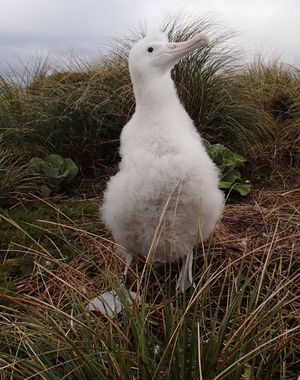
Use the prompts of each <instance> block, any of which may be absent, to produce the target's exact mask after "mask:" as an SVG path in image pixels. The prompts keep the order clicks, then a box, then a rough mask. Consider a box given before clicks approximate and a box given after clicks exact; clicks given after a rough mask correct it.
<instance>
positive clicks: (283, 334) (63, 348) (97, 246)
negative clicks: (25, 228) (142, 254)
mask: <svg viewBox="0 0 300 380" xmlns="http://www.w3.org/2000/svg"><path fill="white" fill-rule="evenodd" d="M259 196H260V195H259V194H257V195H256V197H257V198H256V199H257V201H259V202H260V204H259V205H257V204H256V205H240V206H238V207H236V206H235V205H232V206H228V208H226V210H225V215H224V222H223V225H220V226H219V229H218V230H217V232H216V235H215V236H214V238H213V239H212V240H211V241H210V243H209V244H207V245H205V246H204V247H202V248H201V247H199V252H198V255H196V258H195V262H194V269H195V282H196V287H195V289H193V290H191V291H190V292H188V293H187V294H185V295H183V296H180V295H176V294H175V293H174V290H173V289H174V286H173V285H172V284H174V283H175V281H176V279H175V278H174V271H172V268H165V269H164V268H162V269H160V270H150V269H151V268H147V267H142V268H140V269H137V271H132V272H131V281H132V285H131V287H132V289H134V288H135V287H136V288H137V289H141V293H140V295H141V303H140V305H139V306H129V305H128V304H126V302H125V308H124V310H123V312H122V314H121V315H119V316H118V317H117V318H114V319H110V318H107V317H105V316H102V315H94V316H91V315H89V314H88V313H87V310H86V308H85V305H86V303H87V302H88V300H89V299H90V298H91V297H92V295H93V294H94V295H95V294H99V293H100V292H102V291H104V290H105V289H108V288H111V287H113V288H114V289H115V290H116V291H117V292H118V294H119V295H120V298H121V299H124V300H125V299H126V290H125V289H124V288H123V286H122V285H121V284H120V283H119V280H118V276H119V275H120V273H121V271H122V266H123V263H122V262H118V260H116V257H115V256H114V254H113V253H112V245H111V242H109V241H108V240H107V239H106V238H105V237H104V236H103V237H99V236H97V235H94V234H92V233H90V232H88V231H86V230H85V229H82V228H80V229H79V228H75V229H74V228H73V226H70V228H71V229H72V231H73V233H74V234H75V235H76V234H77V235H78V236H81V238H82V239H83V240H85V241H89V245H86V247H85V251H83V252H82V255H81V257H79V256H80V255H79V256H77V257H74V258H73V260H71V261H68V262H67V261H64V260H57V259H55V258H53V256H52V255H51V256H50V255H49V256H48V260H49V261H51V262H52V263H53V266H54V267H55V268H56V269H55V270H50V269H49V268H48V267H47V266H45V265H42V264H39V265H37V267H36V271H35V273H34V275H33V277H32V279H31V281H27V282H22V283H20V285H19V286H20V287H19V289H22V290H21V291H22V292H24V291H25V290H26V293H27V295H22V296H21V295H20V294H19V295H16V294H10V295H7V294H6V295H5V297H6V299H7V300H9V302H10V305H9V307H2V319H1V322H0V337H1V366H2V373H3V374H4V375H3V376H4V379H6V378H7V379H8V378H11V377H12V376H13V378H16V379H18V378H20V379H21V378H24V376H25V378H26V377H30V376H31V377H36V378H42V377H45V378H51V379H52V378H57V379H59V378H65V379H89V378H91V377H94V378H99V379H102V378H103V379H107V378H116V379H132V378H142V379H177V378H180V379H185V378H203V379H230V380H231V379H241V378H243V377H245V376H248V378H250V379H262V378H263V379H274V378H282V379H297V376H298V372H297V371H298V368H299V351H300V328H299V324H298V316H299V311H300V310H299V307H300V304H299V289H298V286H297V284H298V281H299V270H298V263H297V254H298V250H297V246H296V245H295V242H296V241H298V240H299V233H297V230H296V229H295V227H296V225H295V223H296V218H295V216H293V211H292V209H293V207H294V206H295V204H297V201H296V200H295V198H292V197H291V195H285V194H284V193H280V194H275V193H272V194H269V196H268V197H266V198H264V199H260V200H259ZM274 198H276V199H277V201H278V203H277V205H274ZM295 202H296V203H295ZM262 209H265V211H264V212H263V213H261V210H262ZM288 210H289V211H288ZM291 211H292V212H291ZM242 215H247V216H248V217H247V219H245V218H244V219H243V224H240V225H239V227H238V228H239V230H237V228H236V227H235V223H237V222H238V220H239V219H240V218H241V216H242ZM264 225H265V228H264V227H260V228H259V226H264ZM245 231H247V236H248V239H247V242H246V243H245V242H244V240H243V239H241V237H242V236H245ZM265 231H266V232H265ZM286 231H289V232H288V233H287V232H286ZM234 237H235V239H234ZM41 253H42V254H43V255H46V256H47V253H46V251H44V250H43V252H41ZM95 266H96V267H98V268H99V272H98V274H97V275H96V276H95V275H94V274H93V275H92V272H91V268H92V267H95ZM173 269H175V268H173ZM141 272H142V273H143V274H144V275H141ZM175 272H177V269H175ZM30 289H31V290H30ZM28 294H30V295H28Z"/></svg>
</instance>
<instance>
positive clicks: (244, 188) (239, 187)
mask: <svg viewBox="0 0 300 380" xmlns="http://www.w3.org/2000/svg"><path fill="white" fill-rule="evenodd" d="M234 190H235V191H237V192H239V193H240V194H241V195H243V196H245V195H248V194H249V193H250V190H251V186H250V185H246V184H242V183H241V184H236V185H234Z"/></svg>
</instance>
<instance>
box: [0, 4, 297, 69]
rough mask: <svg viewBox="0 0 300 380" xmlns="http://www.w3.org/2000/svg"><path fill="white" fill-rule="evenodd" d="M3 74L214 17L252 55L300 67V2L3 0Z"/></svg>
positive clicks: (0, 50)
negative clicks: (176, 19)
mask: <svg viewBox="0 0 300 380" xmlns="http://www.w3.org/2000/svg"><path fill="white" fill-rule="evenodd" d="M0 11H1V13H0V74H1V73H4V72H5V71H6V70H7V64H10V65H16V63H17V62H20V61H23V62H26V61H27V60H28V59H29V57H31V56H34V55H40V56H44V55H49V56H53V57H60V56H65V57H66V56H70V55H71V54H73V55H75V56H76V55H80V56H82V57H86V58H88V59H90V58H91V57H93V56H95V54H96V53H97V52H99V51H101V50H102V51H103V50H104V49H105V47H107V46H109V44H110V43H111V41H112V39H113V38H117V37H120V36H121V35H124V34H126V33H127V32H128V30H129V29H130V28H132V27H133V28H134V27H137V26H138V25H139V24H147V25H148V26H149V28H151V29H153V28H156V27H159V25H160V24H161V23H162V21H163V20H164V19H165V18H166V17H167V16H168V14H172V13H176V12H177V13H180V12H182V13H187V14H189V15H195V16H197V17H199V16H200V17H201V16H202V15H206V14H207V13H209V14H210V15H212V16H213V17H215V18H217V19H218V21H219V22H220V23H222V25H224V27H225V28H228V29H233V30H235V31H236V32H237V33H238V37H237V39H236V43H237V44H238V46H239V47H241V48H242V49H243V50H245V54H246V55H254V54H257V53H259V52H263V53H264V54H267V55H269V56H270V55H271V56H272V55H273V56H280V58H281V59H282V60H283V61H285V62H288V63H291V64H296V65H298V66H299V65H300V47H299V46H300V1H299V0H260V1H259V0H223V1H221V0H207V1H204V0H185V1H184V0H160V1H159V0H152V1H150V0H0Z"/></svg>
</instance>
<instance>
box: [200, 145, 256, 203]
mask: <svg viewBox="0 0 300 380" xmlns="http://www.w3.org/2000/svg"><path fill="white" fill-rule="evenodd" d="M204 144H205V148H206V150H207V152H208V154H209V155H210V157H211V159H212V160H213V161H214V163H215V164H216V165H217V166H218V167H219V169H220V171H221V180H220V182H219V187H220V188H221V189H232V190H234V191H236V192H238V193H239V194H240V195H243V196H246V195H248V194H249V192H250V190H251V186H250V185H248V184H247V183H244V182H243V180H242V176H241V173H240V172H239V171H238V170H237V169H236V167H238V166H240V165H242V164H244V162H245V161H246V159H245V158H244V157H243V156H240V155H239V154H237V153H234V152H233V151H232V150H230V149H228V148H226V147H225V146H224V145H222V144H210V143H209V142H208V141H207V140H204Z"/></svg>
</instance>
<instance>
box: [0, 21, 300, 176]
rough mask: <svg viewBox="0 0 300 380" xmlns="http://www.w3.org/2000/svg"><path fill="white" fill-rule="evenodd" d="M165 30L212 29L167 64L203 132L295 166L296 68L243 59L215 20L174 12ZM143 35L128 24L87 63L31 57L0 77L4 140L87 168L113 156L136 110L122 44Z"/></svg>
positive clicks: (173, 35)
mask: <svg viewBox="0 0 300 380" xmlns="http://www.w3.org/2000/svg"><path fill="white" fill-rule="evenodd" d="M162 29H163V30H165V31H166V33H168V35H169V38H170V39H171V40H174V41H178V40H186V39H188V38H190V37H191V36H193V35H194V34H196V33H198V32H202V31H206V32H207V33H208V34H209V36H210V38H211V44H210V46H209V48H208V49H202V50H200V51H197V52H195V53H194V54H191V55H189V56H188V57H186V58H185V59H183V60H182V61H181V62H180V63H179V64H177V65H176V67H175V68H174V70H173V73H172V75H173V78H174V80H175V82H176V85H177V88H178V92H179V96H180V98H181V100H182V102H183V104H184V106H185V107H186V109H187V110H188V112H189V114H190V115H191V117H192V119H193V120H194V122H195V125H196V127H197V128H198V129H199V131H200V132H201V133H202V135H203V136H204V137H206V138H207V139H208V140H210V141H212V142H220V143H222V144H225V145H227V146H228V147H230V148H232V149H233V150H234V151H236V152H238V153H239V152H240V153H242V154H243V155H245V156H246V157H247V158H248V159H251V158H254V159H257V158H258V157H257V155H258V152H260V151H261V149H262V146H264V147H266V152H267V154H265V155H263V157H262V159H261V162H262V164H264V163H265V164H266V166H267V167H269V168H270V166H271V162H270V160H273V158H274V157H275V159H276V160H277V162H280V161H282V160H284V162H285V163H287V164H290V165H297V162H298V160H299V152H298V148H297V146H298V145H299V125H298V124H299V111H298V108H299V107H298V105H299V99H298V98H299V96H298V93H299V83H300V80H299V71H298V70H296V69H295V68H292V67H288V66H285V65H283V64H280V63H278V62H276V61H274V62H269V63H264V62H263V61H258V62H254V63H253V64H250V65H249V66H247V65H241V57H242V54H241V53H240V52H238V51H235V50H233V49H232V48H230V45H228V41H230V38H231V34H230V33H227V32H223V31H222V30H220V27H218V26H216V25H214V23H213V22H212V21H211V20H205V19H204V20H186V19H184V18H174V19H171V20H170V21H169V22H167V23H166V24H165V25H163V26H162ZM144 34H145V31H144V30H137V31H136V32H133V33H132V35H130V36H128V37H126V38H124V39H121V40H119V41H118V42H116V43H115V45H114V46H113V47H112V50H111V52H110V53H108V54H107V55H106V56H103V57H101V58H100V59H99V60H98V61H95V62H93V63H86V62H81V61H77V62H75V63H74V64H73V66H72V67H71V68H70V69H68V70H67V69H66V66H65V65H62V67H59V65H58V64H56V65H55V66H54V67H51V64H50V63H49V62H48V61H46V62H40V63H38V62H36V63H35V65H34V66H32V67H35V68H36V69H35V71H33V72H32V74H31V75H29V72H30V69H28V68H25V70H24V73H23V74H22V75H21V76H20V80H19V83H16V82H15V81H10V80H9V79H5V78H2V79H1V84H0V89H1V91H0V118H1V121H2V122H1V131H0V133H1V134H3V135H4V141H6V142H7V143H9V145H10V146H12V145H15V144H16V143H18V142H20V141H22V149H23V150H24V151H25V152H27V153H28V155H29V156H32V155H42V156H43V155H46V154H49V153H58V154H61V155H62V156H64V157H71V158H72V159H74V160H75V161H76V163H77V164H78V165H79V166H80V168H81V169H82V172H83V173H85V174H87V173H90V172H94V171H95V170H97V168H103V165H113V164H115V163H116V162H117V161H118V146H119V135H120V132H121V129H122V127H123V125H124V124H125V123H126V122H127V121H128V120H129V118H130V117H131V115H132V113H133V112H134V97H133V92H132V86H131V82H130V78H129V72H128V67H127V56H128V51H129V49H130V47H131V46H132V44H133V43H134V42H135V41H136V40H138V39H139V38H141V37H143V36H144ZM13 77H14V78H16V77H17V75H16V73H14V75H13ZM276 107H277V108H278V107H279V109H277V108H276ZM276 109H277V111H276ZM280 115H281V116H280ZM283 115H285V116H283ZM288 115H289V116H288ZM78 147H80V149H78ZM270 157H272V158H270ZM273 161H274V160H273ZM271 169H272V168H271Z"/></svg>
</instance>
